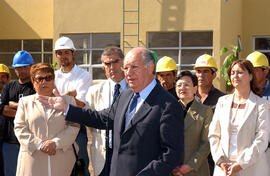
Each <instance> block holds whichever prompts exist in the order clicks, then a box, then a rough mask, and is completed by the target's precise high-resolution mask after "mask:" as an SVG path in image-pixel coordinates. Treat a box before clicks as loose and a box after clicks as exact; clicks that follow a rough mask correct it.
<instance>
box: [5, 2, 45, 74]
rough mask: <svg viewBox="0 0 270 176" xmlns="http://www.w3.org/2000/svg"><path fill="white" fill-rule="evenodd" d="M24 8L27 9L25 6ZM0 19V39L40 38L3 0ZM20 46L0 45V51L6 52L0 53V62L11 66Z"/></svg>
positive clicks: (12, 70)
mask: <svg viewBox="0 0 270 176" xmlns="http://www.w3.org/2000/svg"><path fill="white" fill-rule="evenodd" d="M25 10H27V7H26V9H25ZM29 10H31V9H29ZM0 21H1V25H0V40H12V39H28V38H40V37H39V35H38V34H37V33H36V32H35V31H34V30H33V29H32V28H31V26H30V25H29V24H27V22H26V21H25V20H24V19H23V18H22V17H21V16H20V15H19V14H18V13H17V12H16V11H15V10H14V8H13V7H11V6H10V5H9V4H8V3H7V2H5V1H0ZM17 43H18V42H17ZM20 48H21V46H20V44H19V45H16V46H14V45H8V46H7V45H4V46H1V45H0V52H7V54H4V55H0V63H3V64H5V65H7V66H8V67H9V68H11V65H12V60H13V56H14V54H15V53H16V52H17V51H18V50H20ZM10 71H11V72H12V79H15V78H16V77H15V74H14V69H12V68H11V69H10Z"/></svg>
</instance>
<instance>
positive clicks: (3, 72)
mask: <svg viewBox="0 0 270 176" xmlns="http://www.w3.org/2000/svg"><path fill="white" fill-rule="evenodd" d="M10 79H11V74H10V71H9V69H8V67H7V66H6V65H5V64H0V95H1V92H2V89H3V87H4V85H5V84H6V83H7V82H8V81H10ZM0 103H1V96H0Z"/></svg>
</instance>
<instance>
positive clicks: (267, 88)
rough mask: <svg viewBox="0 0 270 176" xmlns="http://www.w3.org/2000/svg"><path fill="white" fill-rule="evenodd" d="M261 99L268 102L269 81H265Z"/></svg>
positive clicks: (269, 95) (269, 99)
mask: <svg viewBox="0 0 270 176" xmlns="http://www.w3.org/2000/svg"><path fill="white" fill-rule="evenodd" d="M262 97H263V98H265V99H266V100H268V101H270V83H269V80H267V81H266V84H265V85H264V87H263V88H262Z"/></svg>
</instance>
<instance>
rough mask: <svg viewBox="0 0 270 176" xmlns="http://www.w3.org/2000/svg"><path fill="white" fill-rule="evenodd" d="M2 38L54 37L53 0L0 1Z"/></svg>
mask: <svg viewBox="0 0 270 176" xmlns="http://www.w3.org/2000/svg"><path fill="white" fill-rule="evenodd" d="M0 21H1V25H0V39H39V38H52V37H53V0H38V1H37V0H23V1H22V0H2V1H0Z"/></svg>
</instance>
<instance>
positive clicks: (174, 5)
mask: <svg viewBox="0 0 270 176" xmlns="http://www.w3.org/2000/svg"><path fill="white" fill-rule="evenodd" d="M269 6H270V1H269V0H256V1H254V0H200V1H198V0H145V1H142V0H141V1H138V0H113V1H111V0H91V1H89V0H76V1H73V0H54V1H53V0H39V1H35V0H25V1H19V0H5V1H1V2H0V19H1V21H2V23H1V25H0V62H2V63H5V64H7V65H8V66H11V62H12V56H13V55H14V53H15V52H16V51H18V50H20V49H25V50H27V51H30V53H31V54H33V57H34V59H35V61H36V62H40V61H43V62H50V63H51V62H53V60H55V56H54V54H53V51H52V49H53V44H54V41H55V40H56V39H57V38H58V37H59V36H63V35H65V36H68V37H70V38H71V39H72V40H73V41H74V44H75V47H76V52H77V55H76V58H75V60H76V63H77V64H78V65H80V66H81V67H83V68H85V69H86V70H88V71H89V72H90V73H91V74H92V75H93V78H94V79H103V78H105V76H104V74H103V71H102V65H101V61H100V54H101V52H102V50H103V49H104V48H105V47H106V46H109V45H117V46H120V47H121V48H122V49H123V50H124V51H125V53H126V52H127V51H128V50H129V49H130V48H132V47H135V46H143V47H147V48H149V49H151V50H153V51H155V52H156V53H157V55H158V58H160V57H162V56H164V55H167V56H170V57H172V58H174V59H175V61H176V63H177V65H178V68H179V69H180V70H190V69H192V67H193V64H194V63H195V60H196V58H197V57H198V56H199V55H201V54H204V53H207V54H211V55H213V56H214V58H215V60H216V63H217V65H218V67H219V68H220V67H221V66H222V63H223V60H224V58H225V56H220V54H219V51H220V49H221V48H223V47H230V46H232V45H237V44H238V43H241V46H242V49H243V50H242V52H241V53H240V57H242V58H244V57H246V56H247V55H248V54H249V53H251V52H252V51H254V50H258V51H261V52H264V53H266V54H267V55H268V56H270V22H268V21H269V20H268V19H269V18H270V13H269V12H268V9H267V8H268V7H269ZM215 85H216V86H217V87H218V88H221V89H222V90H225V81H224V79H223V78H222V77H221V74H218V76H217V78H216V80H215Z"/></svg>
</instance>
